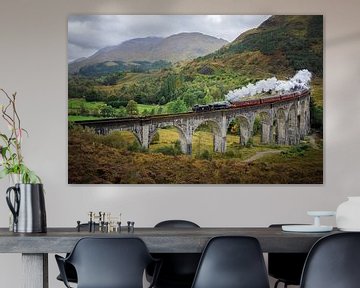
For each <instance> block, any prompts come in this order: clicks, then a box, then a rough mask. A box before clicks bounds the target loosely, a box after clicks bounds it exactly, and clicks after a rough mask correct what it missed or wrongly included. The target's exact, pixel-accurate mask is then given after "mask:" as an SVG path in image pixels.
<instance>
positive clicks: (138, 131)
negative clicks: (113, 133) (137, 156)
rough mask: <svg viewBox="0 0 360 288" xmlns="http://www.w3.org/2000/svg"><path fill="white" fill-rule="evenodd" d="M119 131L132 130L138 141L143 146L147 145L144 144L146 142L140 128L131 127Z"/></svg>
mask: <svg viewBox="0 0 360 288" xmlns="http://www.w3.org/2000/svg"><path fill="white" fill-rule="evenodd" d="M118 131H128V132H132V134H133V135H134V136H135V138H136V140H137V141H138V143H139V144H140V145H141V146H142V147H145V146H144V143H143V139H142V136H141V131H140V130H139V129H136V128H135V129H134V128H131V129H118ZM145 148H149V147H145Z"/></svg>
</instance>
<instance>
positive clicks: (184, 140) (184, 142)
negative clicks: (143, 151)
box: [149, 123, 191, 154]
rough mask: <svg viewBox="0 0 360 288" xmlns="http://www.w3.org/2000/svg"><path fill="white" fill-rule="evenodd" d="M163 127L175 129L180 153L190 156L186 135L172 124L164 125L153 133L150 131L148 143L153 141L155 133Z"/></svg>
mask: <svg viewBox="0 0 360 288" xmlns="http://www.w3.org/2000/svg"><path fill="white" fill-rule="evenodd" d="M165 127H174V128H175V129H176V131H177V132H178V134H179V140H180V146H181V151H182V152H183V153H184V154H191V145H190V150H189V145H188V142H189V141H188V139H187V138H186V135H185V133H184V131H183V129H181V127H179V126H178V125H176V124H174V123H164V124H162V125H160V126H158V127H156V128H155V129H154V130H153V131H151V133H150V134H149V143H151V142H152V140H153V139H154V136H155V134H156V132H158V131H159V129H162V128H165Z"/></svg>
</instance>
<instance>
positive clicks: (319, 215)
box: [307, 211, 336, 217]
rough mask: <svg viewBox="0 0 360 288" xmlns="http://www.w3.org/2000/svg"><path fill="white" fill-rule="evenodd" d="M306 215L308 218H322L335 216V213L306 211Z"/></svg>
mask: <svg viewBox="0 0 360 288" xmlns="http://www.w3.org/2000/svg"><path fill="white" fill-rule="evenodd" d="M307 214H308V215H309V216H315V217H316V216H317V217H322V216H335V215H336V212H335V211H308V212H307Z"/></svg>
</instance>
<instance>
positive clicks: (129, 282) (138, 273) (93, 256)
mask: <svg viewBox="0 0 360 288" xmlns="http://www.w3.org/2000/svg"><path fill="white" fill-rule="evenodd" d="M152 260H153V259H152V257H151V256H150V254H149V251H148V249H147V247H146V245H145V243H144V242H143V241H142V240H141V239H139V238H82V239H80V240H79V241H78V242H77V244H76V246H75V247H74V249H73V251H72V252H71V254H70V255H69V257H68V259H67V261H68V262H69V263H71V264H72V265H73V266H74V267H75V269H76V272H77V277H78V286H77V287H78V288H82V287H86V288H89V287H101V288H115V287H116V288H130V287H131V288H142V287H143V282H142V281H143V273H144V270H145V268H146V267H147V266H148V265H149V264H150V263H151V262H152Z"/></svg>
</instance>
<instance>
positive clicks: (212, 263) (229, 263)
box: [192, 236, 269, 288]
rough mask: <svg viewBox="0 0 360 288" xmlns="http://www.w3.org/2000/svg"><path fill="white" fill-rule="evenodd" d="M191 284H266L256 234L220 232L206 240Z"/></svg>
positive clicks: (228, 287)
mask: <svg viewBox="0 0 360 288" xmlns="http://www.w3.org/2000/svg"><path fill="white" fill-rule="evenodd" d="M192 288H269V280H268V277H267V272H266V267H265V263H264V258H263V255H262V252H261V247H260V244H259V242H258V240H257V239H256V238H253V237H247V236H220V237H215V238H212V239H211V240H210V241H209V243H208V244H207V246H206V248H205V250H204V252H203V254H202V257H201V260H200V263H199V267H198V270H197V272H196V275H195V279H194V283H193V285H192Z"/></svg>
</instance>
